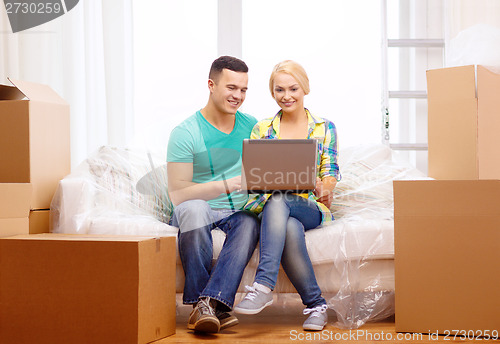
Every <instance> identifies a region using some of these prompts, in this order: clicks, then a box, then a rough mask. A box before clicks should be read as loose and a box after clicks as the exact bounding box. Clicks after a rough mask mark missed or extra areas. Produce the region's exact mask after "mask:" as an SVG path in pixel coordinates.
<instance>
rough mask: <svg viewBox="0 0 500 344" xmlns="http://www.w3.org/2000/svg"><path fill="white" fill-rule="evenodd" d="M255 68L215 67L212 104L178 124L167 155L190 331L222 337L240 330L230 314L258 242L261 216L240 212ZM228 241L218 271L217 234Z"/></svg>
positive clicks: (224, 62)
mask: <svg viewBox="0 0 500 344" xmlns="http://www.w3.org/2000/svg"><path fill="white" fill-rule="evenodd" d="M247 73H248V67H247V66H246V64H245V63H244V62H243V61H241V60H239V59H237V58H234V57H230V56H222V57H219V58H218V59H216V60H215V61H214V62H213V64H212V67H211V69H210V74H209V80H208V89H209V91H210V95H209V98H208V102H207V105H206V106H205V107H204V108H203V109H201V110H200V111H198V112H196V113H195V114H194V115H192V116H191V117H189V118H188V119H186V120H184V121H183V122H182V123H181V124H180V125H178V126H177V127H176V128H174V130H172V133H171V135H170V139H169V143H168V153H167V171H168V172H167V174H168V191H169V195H170V198H171V200H172V203H173V204H174V205H175V209H174V215H173V217H172V225H174V226H177V227H179V240H178V243H179V255H180V258H181V261H182V266H183V268H184V273H185V277H186V279H185V284H184V295H183V302H184V303H185V304H193V305H194V308H193V311H192V312H191V314H190V316H189V320H188V329H193V330H195V331H200V332H211V333H213V332H218V331H220V330H222V329H225V328H228V327H230V326H234V325H236V324H238V319H237V318H236V317H235V316H234V315H232V314H230V313H228V312H230V311H231V310H232V307H233V303H234V297H235V294H236V291H237V289H238V286H239V284H240V281H241V277H242V275H243V270H244V269H245V266H246V265H247V263H248V261H249V260H250V258H251V256H252V254H253V252H254V250H255V247H256V245H257V241H258V237H259V220H258V218H257V217H256V215H254V214H252V213H250V212H247V211H241V210H240V209H241V208H242V207H243V206H244V205H245V203H246V201H247V195H246V194H245V193H241V192H239V191H240V189H241V175H240V174H241V150H242V141H243V139H245V138H249V137H250V132H251V130H252V128H253V126H254V125H255V124H256V123H257V120H256V119H255V118H253V117H252V116H249V115H246V114H243V113H241V112H239V111H238V108H239V107H240V106H241V104H242V103H243V101H244V100H245V95H246V91H247V84H248V74H247ZM217 227H218V228H220V229H221V230H222V231H224V233H225V234H226V239H225V241H224V245H223V247H222V251H221V253H220V254H219V258H218V260H217V263H216V264H215V265H214V266H213V267H212V255H213V244H212V236H211V231H212V230H213V229H214V228H217Z"/></svg>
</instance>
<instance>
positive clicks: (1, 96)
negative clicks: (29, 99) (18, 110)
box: [0, 85, 24, 100]
mask: <svg viewBox="0 0 500 344" xmlns="http://www.w3.org/2000/svg"><path fill="white" fill-rule="evenodd" d="M23 98H24V94H23V93H22V92H21V91H19V90H18V89H17V87H13V86H7V85H0V100H20V99H23Z"/></svg>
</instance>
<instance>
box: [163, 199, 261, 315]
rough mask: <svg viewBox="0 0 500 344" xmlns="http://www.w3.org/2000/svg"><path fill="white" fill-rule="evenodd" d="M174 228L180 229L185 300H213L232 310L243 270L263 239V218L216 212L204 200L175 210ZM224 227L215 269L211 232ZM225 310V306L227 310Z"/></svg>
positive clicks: (248, 214) (182, 205)
mask: <svg viewBox="0 0 500 344" xmlns="http://www.w3.org/2000/svg"><path fill="white" fill-rule="evenodd" d="M172 225H173V226H176V227H179V240H178V242H179V255H180V258H181V262H182V267H183V268H184V274H185V276H186V280H185V283H184V295H183V301H184V303H185V304H193V303H196V302H198V298H199V297H210V298H213V299H216V300H218V301H220V302H221V303H222V304H223V305H225V306H227V309H224V310H226V311H228V310H231V309H232V307H233V303H234V297H235V294H236V291H237V290H238V286H239V284H240V281H241V277H242V276H243V270H244V269H245V266H246V265H247V263H248V261H249V260H250V258H251V257H252V254H253V252H254V250H255V247H256V246H257V242H258V240H259V219H258V217H257V216H256V215H255V214H253V213H251V212H247V211H236V212H233V211H231V210H225V209H224V210H214V209H212V208H210V206H209V205H208V203H207V202H206V201H203V200H190V201H186V202H183V203H181V204H179V205H178V206H177V207H175V210H174V215H173V218H172ZM215 228H220V229H221V230H222V231H223V232H224V233H225V234H226V239H225V241H224V245H223V246H222V251H221V252H220V254H219V258H218V259H217V262H216V264H215V265H214V266H213V267H212V257H213V243H212V234H211V231H212V230H213V229H215ZM223 308H224V307H223Z"/></svg>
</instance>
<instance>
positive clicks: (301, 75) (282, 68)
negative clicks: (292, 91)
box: [269, 60, 310, 98]
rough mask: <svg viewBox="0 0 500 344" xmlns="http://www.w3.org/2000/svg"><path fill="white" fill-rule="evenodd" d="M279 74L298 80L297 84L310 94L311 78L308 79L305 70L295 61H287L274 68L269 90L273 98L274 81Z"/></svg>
mask: <svg viewBox="0 0 500 344" xmlns="http://www.w3.org/2000/svg"><path fill="white" fill-rule="evenodd" d="M278 73H286V74H289V75H291V76H292V77H293V78H294V79H295V80H297V83H298V84H299V86H300V87H301V88H302V90H303V91H304V93H305V94H309V91H310V89H309V78H308V77H307V73H306V71H305V69H304V68H303V67H302V66H301V65H300V64H298V63H297V62H295V61H292V60H285V61H282V62H280V63H278V64H277V65H276V66H274V68H273V71H272V73H271V77H270V78H269V90H270V91H271V95H272V96H273V98H274V87H273V86H274V79H275V78H276V74H278Z"/></svg>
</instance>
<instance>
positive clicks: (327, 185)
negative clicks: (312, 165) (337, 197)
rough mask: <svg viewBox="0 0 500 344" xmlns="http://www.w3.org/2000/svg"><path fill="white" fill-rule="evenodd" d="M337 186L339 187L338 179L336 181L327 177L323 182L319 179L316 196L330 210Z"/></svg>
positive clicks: (315, 190) (315, 191)
mask: <svg viewBox="0 0 500 344" xmlns="http://www.w3.org/2000/svg"><path fill="white" fill-rule="evenodd" d="M335 185H337V179H335V177H332V176H327V177H324V178H323V179H322V180H321V179H320V178H318V179H317V181H316V189H314V194H315V195H316V196H317V197H318V202H321V203H323V204H324V205H326V206H327V207H328V208H330V206H331V204H332V199H333V189H335Z"/></svg>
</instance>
